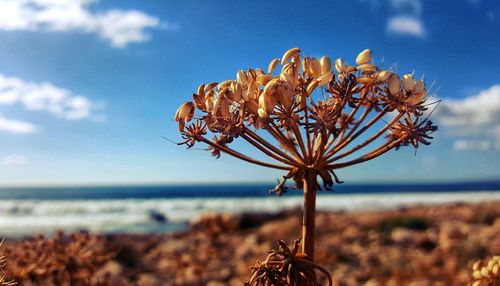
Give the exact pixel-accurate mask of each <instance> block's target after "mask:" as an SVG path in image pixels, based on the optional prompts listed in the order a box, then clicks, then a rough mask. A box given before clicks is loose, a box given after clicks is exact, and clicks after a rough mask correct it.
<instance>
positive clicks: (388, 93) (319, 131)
mask: <svg viewBox="0 0 500 286" xmlns="http://www.w3.org/2000/svg"><path fill="white" fill-rule="evenodd" d="M280 63H281V66H282V68H281V71H280V72H275V69H276V67H277V66H278V64H280ZM318 91H321V95H319V94H320V92H318ZM426 96H427V90H426V87H425V83H424V82H423V81H421V80H416V79H414V78H413V75H412V74H410V73H409V74H405V75H403V76H402V77H400V76H398V75H397V74H396V73H394V72H393V71H390V70H381V69H380V68H379V67H377V66H376V65H375V64H374V62H373V60H372V58H371V51H370V50H368V49H366V50H364V51H362V52H361V53H360V54H359V55H358V57H357V58H356V65H348V64H347V63H346V62H345V61H344V60H343V59H337V60H335V62H334V63H333V67H332V62H331V60H330V58H329V57H327V56H323V57H321V58H320V59H317V58H312V57H302V55H301V52H300V50H299V49H298V48H292V49H290V50H288V51H286V52H285V54H284V55H283V57H282V59H281V60H280V59H278V58H276V59H273V60H272V61H271V62H270V64H269V67H268V69H267V72H266V71H263V70H262V69H260V68H255V69H248V70H246V71H243V70H239V71H238V72H237V73H236V79H230V80H225V81H222V82H220V83H219V82H212V83H208V84H201V85H200V86H199V87H198V89H197V91H196V92H195V93H194V94H193V100H192V101H188V102H185V103H184V104H182V106H181V107H179V109H178V110H177V113H176V114H175V120H176V121H177V122H178V123H179V131H180V133H181V135H182V138H183V139H184V141H182V142H180V143H178V144H179V145H186V146H187V147H188V148H191V147H193V146H194V145H195V144H196V143H197V142H202V143H205V144H207V145H208V150H210V151H211V152H212V155H213V156H215V157H217V158H218V157H219V156H220V155H221V153H226V154H228V155H231V156H233V157H236V158H238V159H241V160H243V161H246V162H249V163H253V164H256V165H259V166H264V167H268V168H273V169H279V170H285V171H287V173H286V174H285V175H284V176H283V180H281V181H279V182H278V185H277V186H276V187H275V188H274V190H273V192H275V193H276V194H277V195H281V194H282V193H284V192H286V190H287V189H288V188H289V187H288V186H287V184H286V181H287V180H289V179H292V180H293V182H294V187H295V188H297V189H303V190H304V210H303V228H302V238H303V243H302V249H301V251H302V255H305V256H306V257H308V259H310V260H312V259H313V258H314V215H315V200H316V193H317V191H318V190H320V189H325V190H332V188H333V185H334V182H335V183H341V181H340V180H339V179H338V177H337V175H336V173H335V171H336V170H338V169H341V168H344V167H347V166H352V165H355V164H359V163H362V162H365V161H368V160H371V159H374V158H376V157H378V156H381V155H383V154H385V153H386V152H388V151H390V150H392V149H399V148H400V147H402V146H408V145H410V144H411V145H412V146H413V147H415V148H418V147H419V144H424V145H428V144H430V139H432V137H431V136H430V134H431V133H433V132H434V131H436V130H437V127H436V126H434V125H433V123H432V122H431V121H430V120H429V118H428V117H426V116H425V115H424V114H425V111H426V110H427V108H428V104H425V103H426V100H427V99H426ZM386 117H389V118H391V117H392V119H389V118H388V119H387V121H388V122H387V121H386V120H384V118H386ZM189 122H193V123H189ZM264 130H265V131H266V132H262V131H264ZM367 131H370V132H371V133H372V135H371V136H366V137H365V136H362V135H363V134H364V133H365V132H367ZM208 134H211V135H212V138H210V137H209V135H208ZM303 134H304V135H303ZM263 135H267V136H263ZM239 137H241V138H243V139H244V140H245V141H246V142H247V143H248V144H249V145H250V146H252V147H254V148H256V149H257V150H259V151H260V152H262V153H263V154H265V155H267V157H268V158H269V159H270V161H262V160H257V159H255V158H253V157H252V156H251V155H248V154H243V153H241V152H239V151H236V150H234V149H232V148H230V147H229V145H230V144H231V143H232V142H233V141H234V140H235V139H237V138H239ZM269 137H270V138H269ZM382 138H385V140H383V139H382ZM270 139H271V140H270ZM351 145H353V146H351ZM349 146H351V147H349ZM368 146H374V147H372V148H370V149H368ZM362 150H369V151H364V152H362ZM356 153H360V154H359V155H358V156H356V157H354V154H356ZM318 181H321V183H322V186H323V187H322V188H321V187H320V185H319V184H318ZM275 285H278V284H275Z"/></svg>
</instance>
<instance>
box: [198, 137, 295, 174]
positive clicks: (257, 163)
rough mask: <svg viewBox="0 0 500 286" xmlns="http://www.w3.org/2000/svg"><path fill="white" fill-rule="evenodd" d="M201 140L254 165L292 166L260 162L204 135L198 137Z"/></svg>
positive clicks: (283, 167)
mask: <svg viewBox="0 0 500 286" xmlns="http://www.w3.org/2000/svg"><path fill="white" fill-rule="evenodd" d="M200 139H201V141H202V142H205V143H206V144H208V145H210V146H212V147H214V148H217V149H219V150H221V151H222V152H225V153H227V154H229V155H231V156H234V157H236V158H238V159H240V160H243V161H247V162H249V163H253V164H256V165H260V166H264V167H268V168H274V169H280V170H291V169H292V167H289V166H281V165H275V164H271V163H266V162H262V161H259V160H255V159H253V158H250V157H248V156H246V155H243V154H241V153H239V152H237V151H235V150H233V149H230V148H228V147H224V146H222V145H219V144H217V143H214V142H212V141H210V140H208V139H206V138H205V137H201V138H200Z"/></svg>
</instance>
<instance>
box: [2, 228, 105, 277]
mask: <svg viewBox="0 0 500 286" xmlns="http://www.w3.org/2000/svg"><path fill="white" fill-rule="evenodd" d="M5 255H6V256H7V257H9V260H10V262H9V264H7V266H6V267H5V271H6V272H7V273H8V274H9V276H10V277H12V278H13V279H14V281H17V282H19V283H21V285H45V286H50V285H61V286H62V285H68V286H74V285H104V284H102V281H94V280H93V274H94V273H95V272H96V271H97V269H99V268H100V267H101V266H102V265H103V264H104V263H105V262H106V261H108V260H109V259H111V257H112V256H113V254H112V253H110V252H109V251H106V250H105V248H104V244H103V241H101V239H100V238H99V237H97V236H92V235H89V234H88V233H86V232H79V233H73V234H71V235H65V234H63V233H62V232H60V233H58V234H57V235H55V236H54V237H53V238H51V239H46V238H45V237H43V236H39V237H37V238H36V239H34V240H32V241H26V242H24V243H17V244H10V245H9V247H7V248H6V249H5ZM0 285H1V284H0Z"/></svg>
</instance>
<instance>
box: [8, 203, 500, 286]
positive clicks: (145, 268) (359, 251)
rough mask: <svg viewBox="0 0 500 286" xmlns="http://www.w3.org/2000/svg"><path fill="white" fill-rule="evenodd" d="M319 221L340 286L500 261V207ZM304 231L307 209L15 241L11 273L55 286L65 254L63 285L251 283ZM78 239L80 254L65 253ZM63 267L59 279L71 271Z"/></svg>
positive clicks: (325, 256) (412, 210)
mask: <svg viewBox="0 0 500 286" xmlns="http://www.w3.org/2000/svg"><path fill="white" fill-rule="evenodd" d="M316 222H317V240H316V253H317V254H316V256H317V258H316V260H317V262H318V263H319V264H321V265H323V266H324V267H325V268H326V269H327V270H328V271H330V272H331V274H332V277H333V279H334V285H370V286H374V285H466V284H467V283H468V281H470V279H471V267H472V264H473V263H474V261H476V260H479V259H484V258H488V257H491V256H493V255H498V254H500V239H499V237H500V201H491V202H483V203H476V204H462V203H459V204H446V205H433V206H424V205H422V206H415V207H404V208H399V209H392V210H384V211H369V212H368V211H365V212H319V213H318V215H317V217H316ZM299 229H300V210H299V209H292V210H287V211H282V212H279V213H257V214H255V213H254V214H216V213H207V214H205V215H202V216H201V217H199V218H198V219H196V220H194V221H192V223H191V226H190V228H189V229H188V230H187V231H183V232H178V233H173V234H164V235H162V234H155V235H152V234H151V235H101V236H99V235H93V234H91V235H86V234H83V235H80V236H78V235H73V236H71V235H60V237H59V238H54V239H52V240H48V239H42V238H38V239H31V242H30V243H31V244H30V243H26V242H22V241H20V240H19V239H16V240H8V239H7V240H6V241H5V242H4V244H3V246H2V247H3V253H4V255H5V256H6V258H7V266H6V267H5V268H4V270H5V274H6V276H7V277H9V278H12V279H15V280H17V281H18V282H21V283H20V285H52V283H53V282H51V281H52V280H53V279H54V278H53V277H55V275H56V274H54V273H53V272H52V274H50V273H51V271H54V269H56V268H57V267H55V266H54V265H52V266H47V265H46V263H47V261H48V260H50V256H51V255H56V254H57V253H58V251H59V252H63V253H65V255H64V256H65V257H72V255H73V256H74V257H76V258H75V261H73V262H71V261H70V262H71V263H73V264H72V265H73V266H75V265H77V267H75V268H76V269H77V270H75V273H76V274H75V277H76V278H72V279H80V280H74V281H75V282H74V283H73V284H70V282H68V281H69V280H68V279H69V278H67V277H66V276H64V275H63V276H61V277H63V278H61V279H60V280H61V281H62V282H61V281H60V282H61V283H62V284H60V285H143V286H145V285H149V286H154V285H186V286H187V285H193V286H194V285H211V286H215V285H243V281H245V280H246V279H248V278H249V275H250V268H249V267H250V266H252V265H254V264H255V262H256V261H257V260H263V259H264V258H265V256H266V252H267V251H268V250H270V249H273V248H276V247H277V243H276V240H277V239H283V240H285V241H286V242H287V243H289V244H291V243H292V242H293V240H294V239H296V238H298V236H299ZM72 241H77V242H78V243H73V244H74V245H77V246H76V247H75V246H74V245H73V246H72V247H66V249H61V244H67V245H71V244H72ZM37 245H38V247H39V248H40V249H42V250H40V249H39V250H37V251H38V253H36V255H34V254H35V253H34V251H33V250H30V248H33V246H37ZM41 245H43V247H40V246H41ZM71 251H72V252H71ZM68 252H71V254H72V255H71V254H70V255H68ZM89 253H91V255H88V254H89ZM30 255H31V256H30ZM87 256H91V258H88V257H87ZM30 257H31V258H32V259H34V261H33V262H31V263H30V261H27V260H28V259H29V258H30ZM36 257H38V258H40V257H46V258H45V259H44V260H43V261H41V260H40V259H35V258H36ZM86 257H87V258H86ZM57 263H60V264H61V265H62V266H60V267H59V268H58V269H59V270H58V271H59V272H57V275H59V274H60V273H61V269H62V268H64V267H66V268H67V269H68V265H70V264H71V263H69V262H68V263H66V264H65V262H60V261H59V262H55V264H57ZM53 264H54V263H53ZM49 274H50V275H49ZM64 277H66V278H64ZM51 279H52V280H51ZM65 279H66V280H67V281H66V282H64V281H65ZM78 281H80V282H78ZM82 281H85V283H83V282H82ZM75 283H76V284H75Z"/></svg>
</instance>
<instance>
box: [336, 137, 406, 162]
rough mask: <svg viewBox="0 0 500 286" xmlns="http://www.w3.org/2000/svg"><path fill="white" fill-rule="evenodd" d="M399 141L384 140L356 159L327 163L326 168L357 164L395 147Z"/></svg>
mask: <svg viewBox="0 0 500 286" xmlns="http://www.w3.org/2000/svg"><path fill="white" fill-rule="evenodd" d="M401 141H403V140H402V139H397V140H396V141H392V143H391V141H388V142H386V143H385V144H384V145H382V146H380V147H379V148H377V149H375V150H373V151H371V152H370V153H368V154H366V155H364V156H361V157H359V158H357V159H354V160H351V161H347V162H342V163H334V164H329V165H327V168H328V169H340V168H344V167H347V166H351V165H354V164H358V163H361V162H365V161H368V160H371V159H373V158H376V157H378V156H380V155H382V154H384V153H385V152H387V151H389V150H391V149H392V148H394V147H396V146H397V145H398V144H399V143H400V142H401Z"/></svg>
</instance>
